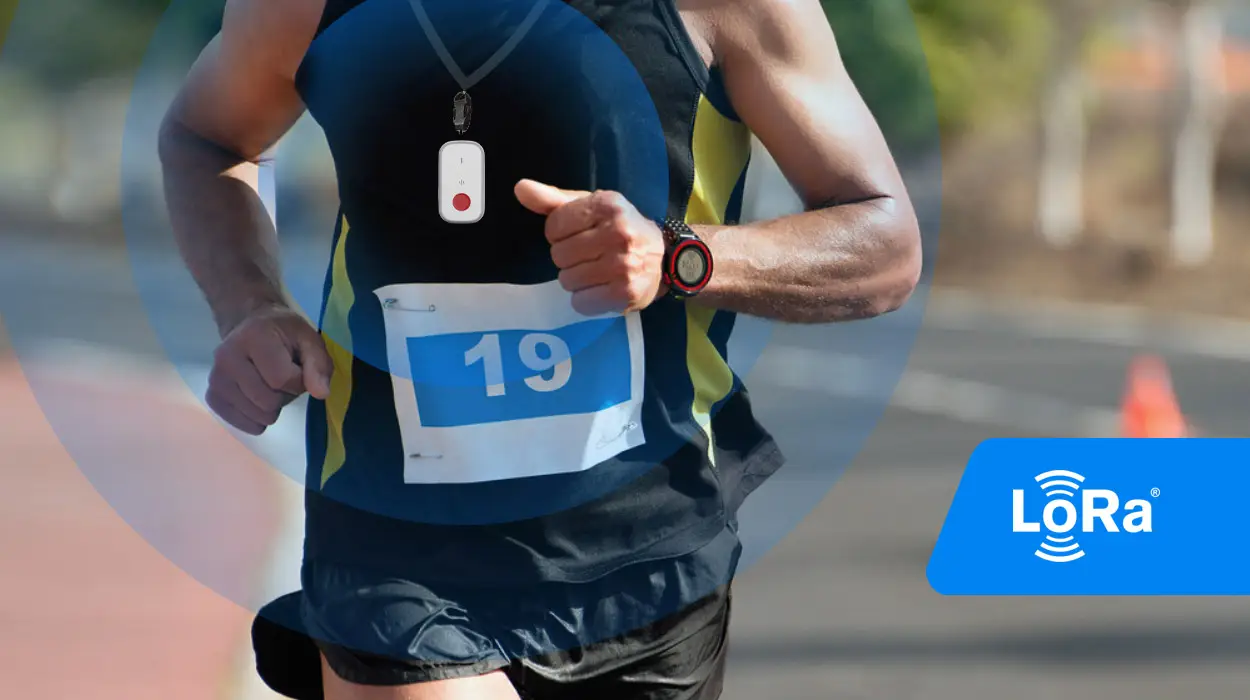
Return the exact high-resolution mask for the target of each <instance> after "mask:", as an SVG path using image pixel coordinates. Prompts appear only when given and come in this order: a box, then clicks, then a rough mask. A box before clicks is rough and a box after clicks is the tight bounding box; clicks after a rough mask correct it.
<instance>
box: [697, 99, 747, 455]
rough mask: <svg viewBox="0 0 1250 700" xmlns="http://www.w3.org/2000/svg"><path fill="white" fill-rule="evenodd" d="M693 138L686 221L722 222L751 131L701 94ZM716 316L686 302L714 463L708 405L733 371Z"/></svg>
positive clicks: (728, 385)
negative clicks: (714, 332) (720, 343)
mask: <svg viewBox="0 0 1250 700" xmlns="http://www.w3.org/2000/svg"><path fill="white" fill-rule="evenodd" d="M692 141H693V143H692V144H691V148H692V151H693V155H694V188H693V190H692V191H691V193H690V202H689V203H688V206H687V208H686V223H687V224H688V225H697V224H704V225H712V226H718V225H721V224H724V223H725V212H726V210H727V209H728V208H729V200H730V198H731V197H732V196H733V190H734V187H735V186H736V185H737V184H738V179H739V177H740V176H741V175H742V171H743V170H744V169H745V168H746V165H747V158H748V157H749V156H750V149H751V142H750V132H749V131H748V130H747V128H746V126H745V125H743V124H742V123H741V122H738V121H734V120H731V119H729V118H727V117H725V116H724V115H723V114H721V113H720V112H719V111H717V109H716V108H715V107H713V106H712V103H711V102H709V101H708V99H707V98H706V97H704V96H700V98H699V106H698V111H697V112H696V114H695V122H694V135H693V138H692ZM715 318H716V311H715V310H713V309H710V308H707V307H704V306H699V305H697V304H693V303H691V304H687V305H686V365H687V368H688V369H689V371H690V383H691V385H692V386H693V387H694V403H693V405H692V407H691V410H692V412H693V414H694V420H695V423H697V424H698V425H699V427H700V428H702V430H703V432H704V434H705V435H706V436H707V439H708V460H709V461H710V462H711V463H712V466H713V467H715V466H716V454H715V450H714V449H713V448H712V406H714V405H716V403H717V402H719V401H720V400H722V399H724V398H725V397H726V396H728V395H729V392H730V391H731V390H732V389H733V372H732V371H731V370H730V369H729V365H728V363H726V361H725V358H724V357H722V356H721V354H720V351H718V350H717V349H716V346H715V345H714V344H713V343H712V340H711V338H710V337H709V336H708V331H709V329H710V328H711V327H712V321H713V320H714V319H715Z"/></svg>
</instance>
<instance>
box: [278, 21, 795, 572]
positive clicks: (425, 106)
mask: <svg viewBox="0 0 1250 700" xmlns="http://www.w3.org/2000/svg"><path fill="white" fill-rule="evenodd" d="M532 7H533V5H532V3H531V2H529V1H528V0H525V1H522V0H481V1H478V2H452V1H451V0H425V2H424V5H423V8H424V10H425V12H426V15H427V17H428V20H429V25H430V26H431V27H432V28H433V29H434V30H435V32H436V37H437V39H438V40H439V41H442V43H443V44H444V45H445V47H446V49H447V53H449V54H450V55H451V56H452V57H453V58H454V60H455V61H456V63H457V64H458V65H459V66H460V67H461V70H462V71H463V73H465V74H470V73H472V72H473V71H474V70H475V69H476V68H477V67H478V66H480V65H482V64H483V63H485V62H487V61H488V60H489V59H490V57H491V55H493V54H494V53H495V52H496V51H497V50H498V49H499V48H500V47H501V46H503V45H504V44H506V43H507V42H508V40H509V38H510V37H511V36H513V35H514V34H515V33H516V31H517V28H518V27H520V26H522V24H523V23H524V22H526V18H527V16H528V15H529V14H530V11H531V9H532ZM297 85H298V88H299V90H300V93H301V95H302V97H303V99H304V101H305V104H306V105H307V106H308V109H309V112H310V114H311V115H312V117H313V118H314V119H315V120H316V121H317V122H318V124H319V125H320V126H321V127H322V129H323V130H324V132H325V135H326V140H327V143H328V145H329V148H330V151H331V154H332V156H333V159H334V164H335V169H336V174H337V178H338V189H339V196H340V203H341V209H340V212H339V216H338V220H337V222H335V224H334V226H335V233H334V243H333V246H334V247H333V253H332V255H331V261H330V265H329V270H328V272H327V275H326V282H325V287H324V298H323V308H322V313H321V318H320V328H321V331H322V334H323V336H324V338H325V340H326V343H327V347H328V348H329V350H330V353H331V355H332V357H333V359H334V362H335V375H334V378H333V381H332V385H331V393H330V396H329V398H328V399H326V400H325V401H312V402H311V403H310V410H309V411H308V424H307V441H308V455H309V463H308V471H307V476H308V481H307V484H308V494H307V540H306V554H307V555H308V556H309V557H313V558H320V559H325V560H331V561H336V562H340V563H348V564H357V565H360V566H367V567H370V568H373V569H379V570H385V571H391V572H395V573H396V574H397V575H409V576H419V577H423V579H426V580H429V579H436V580H454V581H457V582H461V583H473V582H483V583H490V584H498V583H501V582H509V581H511V582H519V583H525V582H532V581H585V580H590V579H594V578H597V577H600V576H603V575H605V574H607V573H609V572H611V571H614V570H616V569H619V568H621V567H624V566H627V565H630V564H633V563H636V562H640V561H647V560H657V559H662V558H672V557H680V556H685V555H690V554H691V553H693V552H697V551H699V550H700V548H702V547H704V546H706V545H707V544H708V543H710V542H712V541H713V540H715V539H717V538H721V539H722V540H723V537H724V535H725V533H726V531H727V530H728V531H730V532H731V533H732V531H734V530H735V529H736V526H735V513H736V511H737V508H738V505H739V504H740V503H741V501H742V499H743V498H744V497H745V496H746V494H747V493H748V492H749V491H750V490H751V489H752V488H754V486H755V485H757V484H758V483H759V482H760V481H762V480H763V479H764V478H766V477H767V476H768V475H770V474H771V473H772V472H773V471H774V470H775V469H776V468H777V467H778V466H779V465H780V464H781V455H780V452H779V451H778V449H777V447H776V445H775V443H774V442H773V440H772V438H771V437H770V436H769V434H768V433H767V432H766V431H765V430H764V429H763V428H762V427H761V426H760V425H759V424H758V422H757V421H756V420H755V418H754V416H753V415H752V411H751V407H750V402H749V399H748V396H747V392H746V390H745V388H744V387H743V385H742V382H741V380H740V379H739V378H738V377H737V376H736V375H735V374H734V373H733V371H732V370H731V369H730V367H729V364H728V354H727V353H728V350H727V348H728V342H729V338H730V335H731V334H732V333H733V330H734V325H735V315H734V314H733V313H729V312H725V311H716V310H712V309H709V308H706V307H702V306H698V305H697V304H693V303H685V302H681V301H677V300H673V299H661V300H659V301H657V302H656V303H654V304H653V305H652V306H650V307H649V308H647V309H646V310H644V311H642V312H641V313H638V314H631V315H627V316H620V315H617V316H615V317H611V316H607V317H594V318H586V317H579V316H577V315H575V314H571V313H570V312H569V307H568V303H567V294H566V293H564V292H563V291H562V290H561V289H560V288H559V283H558V281H557V273H558V270H557V269H556V267H555V266H554V264H553V263H552V261H551V259H550V252H549V251H550V245H549V244H548V243H547V241H546V239H545V237H544V229H543V227H544V220H543V218H542V217H540V216H538V215H536V214H533V213H531V212H529V211H527V210H525V209H524V208H523V207H522V206H521V205H520V204H519V203H518V202H517V201H516V199H515V197H514V196H513V193H512V188H513V186H514V184H515V183H516V182H517V180H519V179H521V178H530V179H535V180H539V181H542V182H547V183H549V184H553V185H556V186H559V187H563V188H566V189H575V190H588V191H593V190H596V189H611V190H615V191H619V192H622V193H623V194H625V195H626V196H627V197H628V198H629V200H630V201H631V202H632V203H633V204H634V205H635V206H636V207H637V208H638V209H639V210H640V211H641V212H642V213H643V214H645V215H647V216H649V217H651V218H653V219H657V220H658V219H661V218H663V217H665V216H672V217H675V218H679V219H683V220H685V221H686V222H688V223H691V224H732V223H734V222H735V221H736V219H737V217H738V210H739V208H740V202H741V197H742V189H743V185H744V180H745V173H746V166H747V161H748V158H749V151H750V149H749V132H748V131H747V129H746V127H745V125H743V124H742V123H741V121H740V120H739V119H738V118H737V116H736V115H735V114H734V112H733V110H732V108H731V107H730V106H729V104H728V101H727V100H726V99H725V97H724V91H723V89H722V87H721V83H720V80H719V77H718V75H717V73H716V71H715V69H713V70H712V71H709V70H708V69H707V68H706V66H705V65H704V63H703V62H702V59H701V58H700V57H699V55H698V54H697V52H696V51H695V49H694V47H693V45H692V44H691V42H690V39H689V37H688V36H687V35H686V33H685V30H684V28H683V25H682V23H681V19H680V16H679V15H678V13H677V9H676V7H675V5H674V2H673V0H596V1H593V2H592V1H582V0H567V1H564V2H561V1H558V0H553V1H552V2H549V3H548V4H547V6H546V7H545V8H543V11H542V12H541V13H540V14H539V15H538V18H537V20H536V21H534V22H533V24H532V26H531V27H530V28H529V30H528V31H527V32H526V33H525V35H524V37H523V38H522V39H521V41H520V42H519V43H517V44H516V45H515V47H514V48H513V49H512V50H511V52H510V53H509V54H508V55H507V57H506V58H505V59H504V60H503V61H502V62H500V63H499V65H498V66H497V67H495V68H494V69H493V70H492V71H490V72H489V73H488V74H486V75H485V76H484V77H482V78H481V79H480V80H479V81H477V82H476V83H474V84H473V85H472V86H470V87H469V88H468V90H467V92H468V93H469V95H470V96H471V100H472V113H471V120H470V128H469V130H468V132H467V133H465V134H463V135H461V134H458V133H457V132H456V131H455V130H454V128H453V100H454V97H455V96H456V95H457V94H458V93H460V92H461V91H462V89H463V87H464V86H463V85H462V84H460V83H459V82H458V81H457V80H456V79H455V77H454V76H453V74H452V72H450V71H449V70H448V69H447V67H446V66H445V65H444V63H443V62H442V61H441V60H440V58H439V55H438V52H437V51H436V49H435V47H434V45H432V44H431V40H430V37H429V36H428V35H427V32H426V31H424V30H423V28H422V24H421V22H420V21H419V20H418V16H417V14H416V13H415V12H414V9H413V6H412V5H411V4H410V0H329V1H328V3H327V6H326V10H325V14H324V17H323V20H322V23H321V27H320V29H319V31H318V34H317V37H316V39H315V40H314V42H313V44H312V46H311V47H310V49H309V51H308V54H307V56H306V57H305V60H304V62H303V64H302V65H301V67H300V69H299V72H298V75H297ZM455 140H472V141H474V142H476V143H480V144H481V146H482V147H483V150H484V152H485V154H486V166H485V172H486V182H485V207H484V215H483V216H482V218H481V219H480V220H479V221H477V222H476V223H473V224H455V223H448V222H446V221H444V220H443V218H442V217H441V216H440V213H439V206H438V197H439V194H438V159H439V151H440V149H441V148H442V147H443V145H444V144H446V143H447V142H449V141H455Z"/></svg>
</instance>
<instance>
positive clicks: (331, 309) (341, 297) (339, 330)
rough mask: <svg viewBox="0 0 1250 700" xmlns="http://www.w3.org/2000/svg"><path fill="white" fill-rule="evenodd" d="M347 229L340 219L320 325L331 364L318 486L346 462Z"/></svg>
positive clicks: (352, 299)
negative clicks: (332, 364) (344, 439)
mask: <svg viewBox="0 0 1250 700" xmlns="http://www.w3.org/2000/svg"><path fill="white" fill-rule="evenodd" d="M350 230H351V226H350V224H348V223H347V217H343V232H342V233H340V234H339V240H338V243H337V244H336V245H335V246H334V261H333V263H332V264H331V267H330V294H329V295H328V296H327V298H326V311H325V317H324V318H323V320H322V323H321V337H322V338H323V339H325V343H326V350H327V351H328V352H329V354H330V359H332V360H333V361H334V375H333V376H332V377H331V378H330V396H329V397H328V398H327V399H326V428H327V429H326V456H325V461H324V462H322V464H321V487H322V488H325V485H326V482H327V481H329V480H330V477H332V476H334V475H335V474H336V473H337V472H338V470H339V469H341V468H342V467H343V464H344V462H346V461H347V447H346V445H345V444H344V443H343V421H344V420H345V419H346V417H347V405H348V403H349V402H350V401H351V399H352V357H353V356H352V331H351V327H350V326H349V325H348V323H347V318H348V314H349V313H350V312H351V310H352V305H353V304H355V303H356V292H355V290H353V289H352V282H351V279H350V278H349V277H348V276H347V253H346V251H347V245H346V244H347V234H348V232H349V231H350Z"/></svg>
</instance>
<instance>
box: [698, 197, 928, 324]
mask: <svg viewBox="0 0 1250 700" xmlns="http://www.w3.org/2000/svg"><path fill="white" fill-rule="evenodd" d="M693 228H694V229H695V231H696V232H697V233H698V234H699V235H700V236H701V237H702V238H703V239H704V241H706V242H707V244H708V246H709V247H710V248H711V250H712V256H713V260H714V262H715V268H714V273H713V275H712V280H711V282H710V283H709V285H708V286H707V288H706V289H704V290H703V292H701V293H700V294H699V296H698V297H697V298H696V299H695V300H693V301H694V303H698V304H702V305H706V306H711V307H714V308H720V309H726V310H730V311H736V312H739V313H745V314H749V315H752V316H760V317H764V318H770V319H773V320H777V321H784V322H789V323H827V322H832V321H847V320H853V319H861V318H868V317H872V316H877V315H880V314H883V313H887V312H889V311H893V310H894V309H897V308H898V307H900V306H902V305H903V303H905V302H906V301H907V298H908V297H909V296H910V295H911V292H912V290H913V289H914V287H915V285H916V281H917V280H918V278H919V275H920V241H919V233H918V227H917V225H916V220H915V216H914V214H913V213H912V211H911V208H910V206H908V205H906V203H905V201H904V202H900V201H898V200H896V199H892V198H888V197H882V198H878V199H873V200H870V201H865V202H860V203H855V204H844V205H839V206H833V207H828V208H823V209H818V210H815V211H809V212H805V213H803V214H797V215H794V216H787V217H782V218H779V219H774V220H771V221H766V222H760V223H757V224H745V225H741V226H694V227H693Z"/></svg>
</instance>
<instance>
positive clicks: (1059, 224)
mask: <svg viewBox="0 0 1250 700" xmlns="http://www.w3.org/2000/svg"><path fill="white" fill-rule="evenodd" d="M1113 3H1115V4H1118V0H1109V1H1108V0H1096V1H1095V0H1052V1H1051V3H1050V6H1049V20H1050V22H1049V25H1050V26H1049V30H1050V31H1049V35H1050V37H1049V39H1050V41H1049V47H1048V49H1049V50H1048V53H1047V56H1048V59H1049V60H1047V62H1046V63H1047V66H1048V69H1047V71H1046V77H1045V80H1044V83H1043V87H1042V93H1041V119H1042V151H1041V164H1040V172H1039V173H1038V192H1037V226H1038V230H1039V232H1040V233H1041V235H1042V238H1044V239H1045V240H1046V242H1048V243H1050V244H1051V245H1053V246H1056V247H1063V246H1067V245H1069V244H1071V243H1073V242H1074V241H1075V240H1076V239H1077V237H1079V236H1080V234H1081V231H1082V229H1084V228H1085V187H1084V172H1085V146H1086V120H1087V115H1086V112H1085V107H1086V89H1087V87H1088V86H1087V84H1086V70H1085V69H1086V49H1087V47H1088V44H1089V41H1090V38H1091V36H1092V34H1093V30H1094V26H1095V24H1096V21H1097V20H1098V19H1101V18H1103V17H1105V15H1106V13H1107V12H1109V11H1110V9H1111V6H1112V4H1113Z"/></svg>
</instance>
